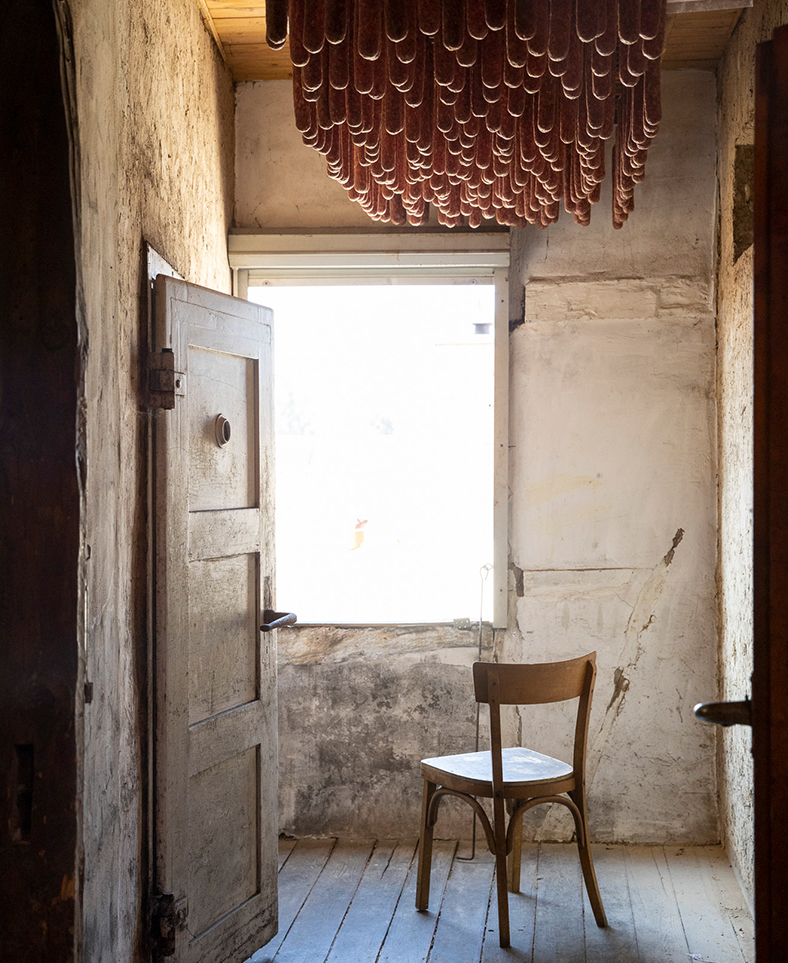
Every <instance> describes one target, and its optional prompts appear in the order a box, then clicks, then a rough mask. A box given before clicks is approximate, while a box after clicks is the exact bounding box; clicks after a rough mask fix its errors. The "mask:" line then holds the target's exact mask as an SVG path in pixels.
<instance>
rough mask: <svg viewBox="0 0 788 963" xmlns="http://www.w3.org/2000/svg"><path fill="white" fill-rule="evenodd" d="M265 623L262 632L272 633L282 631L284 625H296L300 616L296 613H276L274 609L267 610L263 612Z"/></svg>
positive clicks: (261, 628)
mask: <svg viewBox="0 0 788 963" xmlns="http://www.w3.org/2000/svg"><path fill="white" fill-rule="evenodd" d="M263 618H264V619H265V621H264V622H263V624H262V625H261V626H260V631H261V632H271V631H272V630H273V629H281V628H282V626H283V625H295V623H296V622H297V621H298V616H297V615H296V614H295V612H274V610H273V609H266V610H265V612H263Z"/></svg>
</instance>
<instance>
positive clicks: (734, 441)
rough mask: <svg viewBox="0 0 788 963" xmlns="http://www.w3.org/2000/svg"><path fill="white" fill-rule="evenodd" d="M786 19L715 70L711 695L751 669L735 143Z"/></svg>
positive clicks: (745, 876)
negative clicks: (715, 486)
mask: <svg viewBox="0 0 788 963" xmlns="http://www.w3.org/2000/svg"><path fill="white" fill-rule="evenodd" d="M786 22H788V3H786V2H785V0H779V2H778V0H764V2H763V3H758V4H757V5H756V6H755V7H753V8H752V9H751V10H747V11H745V12H744V14H743V15H742V18H741V20H740V21H739V24H738V27H737V28H736V31H735V32H734V34H733V37H732V38H731V41H730V43H729V45H728V48H727V51H726V53H725V57H724V58H723V60H722V63H721V65H720V70H719V79H718V86H719V172H720V210H721V219H720V248H719V289H718V297H717V311H718V316H717V317H718V320H717V324H718V342H719V346H718V371H717V392H718V397H719V440H720V484H719V514H720V532H719V539H720V561H719V595H720V639H721V641H720V696H721V698H722V699H726V700H728V699H730V700H739V699H743V698H744V697H745V696H746V695H748V694H749V693H750V691H751V687H750V675H751V673H752V604H753V597H752V484H753V475H752V472H753V450H752V445H753V436H752V418H753V410H752V395H753V380H752V363H753V355H752V299H753V261H752V246H750V247H749V248H747V249H746V250H744V252H743V253H741V254H740V256H739V257H738V259H736V258H735V249H734V221H735V219H736V217H737V215H739V214H740V213H741V212H740V211H738V210H735V207H736V205H735V203H734V167H735V156H736V147H737V146H741V145H747V144H752V143H753V142H754V134H755V131H754V88H755V45H756V44H757V43H759V42H760V41H763V40H768V39H769V38H770V37H771V34H772V31H773V29H774V28H775V27H776V26H779V25H781V24H784V23H786ZM750 750H751V735H750V730H749V729H745V728H744V727H741V726H734V727H731V728H730V729H727V730H725V731H724V732H723V734H722V738H721V757H720V767H721V808H722V819H723V827H724V832H725V839H726V843H727V846H728V851H729V854H730V857H731V860H732V862H733V865H734V868H735V869H736V871H737V873H738V876H739V879H740V881H741V882H742V887H743V889H744V891H745V893H746V894H747V896H748V898H749V899H750V902H752V900H753V891H754V873H753V790H752V756H751V754H750Z"/></svg>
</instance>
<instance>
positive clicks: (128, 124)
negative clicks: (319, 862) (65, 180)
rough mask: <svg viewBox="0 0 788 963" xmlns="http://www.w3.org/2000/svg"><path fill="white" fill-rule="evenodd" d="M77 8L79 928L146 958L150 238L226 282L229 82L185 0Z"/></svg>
mask: <svg viewBox="0 0 788 963" xmlns="http://www.w3.org/2000/svg"><path fill="white" fill-rule="evenodd" d="M69 6H70V10H71V15H72V18H73V43H74V60H73V67H74V81H75V87H74V91H75V102H76V108H77V115H76V128H75V131H74V132H73V133H74V134H75V136H76V138H77V141H78V149H79V159H78V166H77V176H76V186H77V191H78V197H77V222H78V223H77V229H78V245H77V265H78V273H79V276H80V279H81V283H82V299H83V309H84V317H83V319H82V321H83V328H82V332H81V335H82V336H81V350H82V353H83V357H84V359H85V363H86V368H85V371H84V383H83V385H82V388H83V394H84V409H83V415H84V424H85V425H86V446H87V447H86V458H85V465H86V474H85V478H84V491H85V505H86V509H85V528H84V532H83V571H84V577H85V583H84V591H83V593H82V602H81V606H82V610H81V612H80V623H81V624H82V625H83V626H84V630H83V631H84V639H83V649H82V653H81V659H82V672H83V676H84V682H85V683H86V686H85V691H86V693H87V699H86V700H85V701H84V702H83V694H82V687H81V686H80V690H79V693H78V695H79V705H78V709H77V711H78V715H79V716H80V718H81V721H82V723H83V724H84V759H83V772H82V787H81V788H82V791H81V798H80V800H79V802H80V807H81V814H82V833H83V865H84V878H83V880H82V881H81V887H82V888H81V905H82V914H81V926H82V932H81V935H78V940H81V942H82V944H83V947H84V950H83V952H84V956H83V959H84V960H85V961H86V963H98V961H107V963H110V961H112V963H116V961H118V960H124V961H133V960H137V959H147V956H148V947H147V945H146V941H147V934H146V932H145V929H144V928H145V920H146V915H147V914H146V913H145V912H144V907H143V906H142V903H141V900H142V895H143V893H144V892H145V879H146V874H147V872H148V844H149V840H148V839H147V838H146V835H145V825H146V822H147V812H146V808H147V805H148V797H147V792H148V786H147V766H148V760H147V758H146V755H145V746H146V744H147V731H146V720H147V713H148V706H147V704H146V702H145V692H146V690H147V675H146V673H147V665H146V653H147V626H146V612H147V595H146V592H147V588H146V581H147V575H146V571H147V541H146V537H147V536H146V533H147V530H148V520H147V514H146V511H147V510H146V505H147V487H146V486H147V478H148V464H147V441H148V431H149V420H150V418H151V415H150V413H149V411H148V409H147V405H146V402H145V396H144V391H145V385H146V379H145V367H144V366H145V364H146V358H147V336H148V332H147V327H146V325H147V322H146V319H145V312H144V310H143V306H144V303H145V299H146V290H145V279H146V269H145V264H144V242H146V241H147V242H148V243H150V244H151V245H152V246H153V247H154V248H155V249H156V250H157V251H158V252H159V254H161V255H162V256H163V257H164V258H165V259H166V260H167V261H169V262H170V264H172V266H173V267H174V268H175V269H176V270H177V271H178V272H179V273H180V274H181V275H182V276H183V277H185V278H186V279H187V280H190V281H194V282H197V283H199V284H203V285H206V286H209V287H212V288H217V289H219V290H224V291H227V290H229V287H230V273H229V269H228V265H227V255H226V235H227V231H228V229H229V225H230V220H231V217H232V192H233V92H232V83H231V79H230V75H229V72H228V71H227V69H226V68H225V66H224V64H223V63H222V61H221V59H220V56H219V54H218V52H217V50H216V46H215V44H214V42H213V40H212V38H211V35H210V34H209V33H208V31H207V30H206V29H205V27H204V25H203V22H202V19H201V17H200V13H199V5H198V4H195V3H194V2H193V0H134V2H131V0H115V2H112V3H106V2H105V0H71V3H70V5H69ZM78 894H79V884H78Z"/></svg>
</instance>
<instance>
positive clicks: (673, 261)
mask: <svg viewBox="0 0 788 963" xmlns="http://www.w3.org/2000/svg"><path fill="white" fill-rule="evenodd" d="M714 98H715V83H714V75H713V74H712V73H709V72H700V71H684V72H681V73H666V74H664V75H663V100H664V120H663V125H662V129H661V131H660V134H659V136H658V137H657V139H656V140H655V142H654V144H653V146H652V148H651V149H650V151H649V158H648V164H647V169H646V179H645V182H644V183H643V184H641V185H640V186H639V188H638V191H637V194H636V198H635V203H636V208H635V212H634V214H633V215H632V216H631V217H630V219H629V221H628V222H627V224H626V225H625V226H624V228H623V229H622V230H621V231H614V230H613V229H612V226H611V225H610V214H609V204H610V200H609V197H610V195H609V182H608V183H607V184H606V189H605V191H603V199H602V201H601V203H600V204H599V206H598V207H597V208H596V209H595V210H594V211H593V214H592V223H591V227H590V228H588V229H585V230H583V229H578V228H576V227H575V226H574V225H573V224H572V223H571V221H570V220H569V219H562V221H561V222H559V224H558V225H556V226H554V227H550V228H548V229H547V230H545V231H544V232H538V231H528V230H526V231H516V232H513V235H512V271H511V280H512V285H511V300H512V306H513V310H512V315H511V317H512V318H513V321H514V323H515V324H516V327H515V329H514V331H513V334H512V337H511V361H510V369H511V395H510V398H511V400H510V405H511V407H510V418H511V422H510V446H511V448H510V451H511V463H510V481H511V503H510V504H511V514H510V546H511V566H512V576H513V577H512V586H511V587H512V595H511V598H510V619H509V632H508V636H507V639H506V644H505V649H506V652H507V655H508V656H510V657H513V658H522V659H532V660H541V659H552V658H556V659H557V658H568V657H571V656H574V655H578V654H580V653H582V652H583V651H588V650H591V649H596V650H597V652H598V666H599V674H598V678H597V689H596V695H595V702H594V709H593V713H592V726H591V737H590V746H589V750H590V756H589V806H590V822H591V831H592V834H593V836H594V837H595V838H596V839H604V840H616V839H618V840H626V841H661V842H665V841H676V842H679V841H680V842H697V843H703V842H711V841H714V840H716V839H718V838H719V827H718V819H717V805H716V780H715V741H716V739H715V732H714V730H711V729H709V728H707V727H703V726H701V725H700V724H698V723H697V722H695V721H694V719H693V717H692V706H693V704H694V703H695V702H698V701H701V700H704V699H709V698H713V697H714V696H715V694H716V691H717V682H716V645H717V633H716V621H717V620H716V601H715V568H716V488H715V481H716V477H715V476H716V421H715V419H716V414H715V401H714V390H715V382H714V377H715V376H714V372H715V337H714V311H713V273H712V268H713V255H714V247H715V244H714V242H715V219H716V209H715V193H716V192H715V160H716V158H715V110H714ZM518 280H519V282H520V283H521V284H524V285H525V299H524V300H525V309H524V323H522V324H520V323H519V322H520V320H521V319H522V317H523V315H522V309H521V308H520V303H521V301H520V299H521V297H522V291H521V290H519V291H518V288H517V283H516V282H517V281H518ZM522 731H523V735H524V737H525V738H526V743H527V740H528V739H533V738H534V737H536V739H537V740H538V741H539V742H543V741H545V740H549V732H548V724H547V722H546V721H544V717H543V716H542V715H541V714H540V713H536V712H532V713H529V715H528V716H527V717H526V716H525V714H524V717H523V720H522ZM562 827H563V828H562ZM567 828H568V821H567V820H563V821H562V822H561V823H560V824H559V822H558V818H557V817H556V816H554V815H548V816H546V817H545V816H544V815H538V816H535V817H534V819H533V820H532V823H531V832H532V833H533V834H534V835H536V836H540V837H542V838H544V837H547V838H550V837H554V836H555V835H560V834H561V833H562V832H565V831H566V829H567Z"/></svg>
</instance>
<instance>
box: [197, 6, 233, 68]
mask: <svg viewBox="0 0 788 963" xmlns="http://www.w3.org/2000/svg"><path fill="white" fill-rule="evenodd" d="M197 3H198V4H199V5H200V13H201V14H202V19H203V23H204V24H205V26H206V27H207V28H208V29H209V30H210V31H211V35H212V36H213V39H214V40H215V41H216V46H217V47H218V48H219V53H220V54H221V55H222V60H223V61H224V62H225V63H227V57H226V56H225V53H224V47H223V45H222V38H221V35H220V34H219V32H218V30H217V29H216V24H215V23H214V22H213V17H212V16H211V11H210V10H209V9H208V5H207V3H206V0H197Z"/></svg>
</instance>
